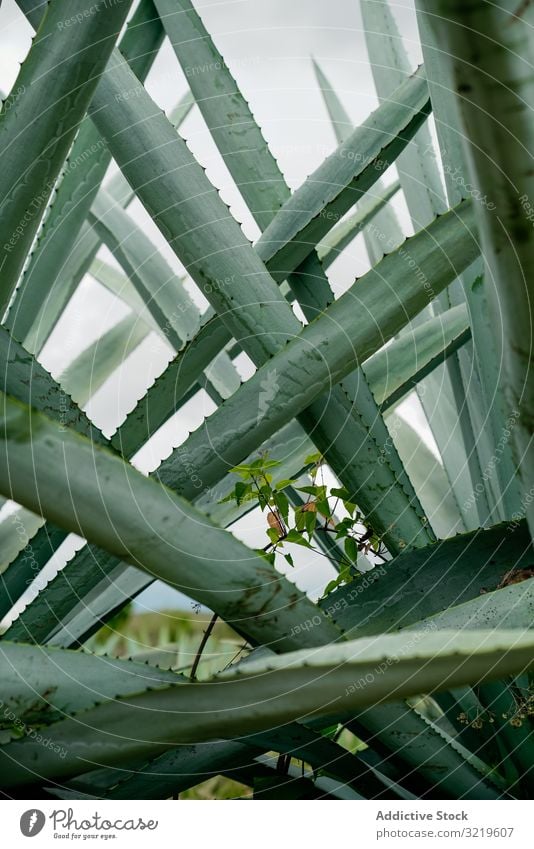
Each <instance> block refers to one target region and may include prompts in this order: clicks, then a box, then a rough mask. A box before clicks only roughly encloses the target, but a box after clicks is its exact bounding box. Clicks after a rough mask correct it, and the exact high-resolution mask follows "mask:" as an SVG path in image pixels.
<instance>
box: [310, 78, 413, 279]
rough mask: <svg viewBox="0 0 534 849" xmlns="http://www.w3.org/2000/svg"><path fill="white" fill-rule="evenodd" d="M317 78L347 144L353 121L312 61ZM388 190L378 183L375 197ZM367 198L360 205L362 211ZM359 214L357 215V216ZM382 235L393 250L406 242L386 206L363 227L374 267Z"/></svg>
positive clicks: (341, 138) (334, 124)
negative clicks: (370, 223) (370, 222)
mask: <svg viewBox="0 0 534 849" xmlns="http://www.w3.org/2000/svg"><path fill="white" fill-rule="evenodd" d="M313 68H314V71H315V76H316V78H317V82H318V84H319V88H320V89H321V94H322V96H323V100H324V103H325V106H326V110H327V112H328V115H329V117H330V121H331V123H332V128H333V130H334V134H335V137H336V139H337V143H338V144H341V143H342V142H344V141H346V140H347V139H348V138H349V136H350V134H351V133H352V131H353V129H354V128H353V126H352V122H351V120H350V118H349V116H348V115H347V113H346V111H345V107H344V106H343V104H342V103H341V100H340V99H339V97H338V96H337V94H336V92H335V91H334V89H333V88H332V86H331V85H330V82H329V81H328V79H327V78H326V75H325V73H324V71H323V70H322V69H321V68H320V67H319V65H318V64H317V62H316V61H314V62H313ZM384 191H385V189H384V186H383V184H382V181H381V180H378V181H377V182H376V183H375V186H374V192H375V193H376V196H378V197H380V195H381V194H382V193H383V192H384ZM365 203H366V199H365V198H364V200H362V201H361V202H360V204H358V207H359V209H362V208H363V206H364V204H365ZM356 214H357V213H356ZM381 236H383V238H384V240H385V241H386V243H387V244H388V245H390V246H391V248H394V247H397V246H398V245H400V243H401V242H402V240H403V235H402V230H401V228H400V224H399V222H398V220H397V216H396V215H395V212H394V210H393V209H392V208H391V207H390V206H386V207H384V208H383V209H382V210H381V211H379V212H378V214H377V215H376V216H375V218H374V220H373V222H372V225H370V226H368V227H366V228H364V231H363V238H364V242H365V247H366V249H367V253H368V255H369V259H370V262H371V265H375V264H376V263H377V262H379V261H380V259H381V258H382V256H383V255H384V246H383V245H382V244H381V238H380V237H381Z"/></svg>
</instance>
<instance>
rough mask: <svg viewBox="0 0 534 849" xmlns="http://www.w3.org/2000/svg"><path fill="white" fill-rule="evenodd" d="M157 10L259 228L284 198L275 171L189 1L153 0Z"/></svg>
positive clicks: (249, 114) (244, 104)
mask: <svg viewBox="0 0 534 849" xmlns="http://www.w3.org/2000/svg"><path fill="white" fill-rule="evenodd" d="M156 8H157V10H158V12H159V14H160V17H161V20H162V23H163V26H164V28H165V31H166V33H167V35H168V36H169V39H170V41H171V44H172V47H173V49H174V52H175V53H176V56H177V58H178V60H179V62H180V64H181V66H182V68H183V70H184V73H185V74H186V76H187V81H188V83H189V86H190V88H191V92H192V94H193V96H194V98H195V101H196V103H197V104H198V107H199V109H200V111H201V113H202V116H203V117H204V120H205V121H206V124H207V126H208V128H209V130H210V132H211V134H212V136H213V138H214V141H215V144H216V145H217V148H218V149H219V151H220V152H221V155H222V156H223V158H224V162H225V164H226V167H227V168H228V170H229V171H230V174H231V175H232V177H233V179H234V181H235V183H236V185H237V187H238V188H239V190H240V191H241V193H242V195H243V197H244V199H245V201H246V203H247V206H248V208H249V209H250V211H251V213H252V215H253V216H254V218H255V219H256V221H257V223H258V225H259V226H260V228H261V229H262V230H263V229H265V227H267V225H268V224H269V223H270V222H271V219H272V218H273V215H274V214H275V212H276V211H277V210H278V209H279V208H280V207H281V206H282V204H283V203H285V201H286V200H287V198H288V197H289V190H288V188H287V186H286V184H285V182H284V178H283V176H282V174H281V172H280V169H279V167H278V165H277V163H276V161H275V159H274V157H273V156H272V155H271V154H270V152H269V150H268V147H267V144H266V142H265V139H264V138H263V135H262V133H261V130H260V129H259V127H258V125H257V123H256V121H255V119H254V116H253V115H252V112H251V110H250V107H249V105H248V103H247V102H246V101H245V99H244V98H243V96H242V94H241V92H240V91H239V88H238V86H237V84H236V82H235V80H234V79H233V77H232V75H231V73H230V70H229V68H228V66H227V64H226V62H225V61H224V59H223V57H222V56H221V54H220V53H219V51H218V50H217V47H216V46H215V44H214V43H213V40H212V38H211V36H210V34H209V33H208V32H207V30H206V28H205V27H204V24H203V23H202V21H201V19H200V17H199V15H198V14H197V12H196V11H195V9H194V8H193V6H192V4H191V3H190V2H189V0H177V2H174V0H156ZM214 90H215V91H216V92H217V95H216V96H215V97H214V96H213V92H214Z"/></svg>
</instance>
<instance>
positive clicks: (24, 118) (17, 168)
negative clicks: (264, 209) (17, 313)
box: [0, 0, 130, 313]
mask: <svg viewBox="0 0 534 849" xmlns="http://www.w3.org/2000/svg"><path fill="white" fill-rule="evenodd" d="M129 8H130V3H128V2H125V3H117V4H115V5H114V6H113V7H111V8H109V9H107V8H104V9H100V8H95V10H94V13H93V14H91V15H88V16H86V15H84V11H85V10H86V5H85V4H84V1H83V0H70V2H56V3H54V4H52V5H51V6H48V7H47V10H46V13H45V15H44V18H43V22H42V24H41V26H40V27H39V31H38V33H37V35H36V37H35V39H34V42H33V45H32V48H31V50H30V53H29V54H28V57H27V58H26V60H25V62H24V64H23V65H22V67H21V69H20V72H19V75H18V77H17V80H16V82H15V90H17V91H19V92H22V94H21V95H20V96H19V98H18V102H17V108H16V109H9V110H4V111H3V112H2V113H1V114H0V157H1V163H2V167H1V169H0V172H1V175H2V177H1V184H0V196H1V198H2V201H1V206H0V209H1V213H2V224H1V239H0V241H1V243H2V260H1V262H0V268H1V272H2V288H1V298H0V307H1V309H2V313H3V312H5V310H6V308H7V306H8V304H9V301H10V298H11V295H12V292H13V291H14V289H15V286H16V285H17V282H18V278H19V275H20V272H21V271H22V267H23V265H24V261H25V259H26V256H27V253H28V251H29V249H30V246H31V244H32V241H33V239H34V237H35V234H36V232H37V229H38V227H39V222H40V220H41V218H42V216H43V213H44V211H45V209H46V205H47V202H48V200H49V198H50V196H51V194H52V191H53V188H54V183H55V181H56V179H57V177H58V176H59V174H60V171H61V167H62V165H63V162H64V160H65V156H66V155H67V152H68V150H69V147H70V146H71V144H72V141H73V139H74V136H75V134H76V131H77V129H78V126H79V124H80V121H81V120H82V118H83V116H84V114H85V111H86V109H87V106H88V104H89V102H90V100H91V97H92V95H93V92H94V90H95V88H96V86H97V84H98V81H99V78H100V77H101V75H102V72H103V70H104V68H105V66H106V63H107V61H108V58H109V56H110V54H111V51H112V50H113V47H114V45H115V41H116V38H117V35H118V33H119V32H120V29H121V26H122V25H123V23H124V21H125V20H126V16H127V14H128V10H129ZM72 15H74V16H76V15H80V16H81V22H80V23H79V24H78V25H77V26H76V27H72V29H71V30H70V32H69V37H68V38H65V34H64V33H63V31H62V30H63V29H64V27H65V23H64V22H65V20H70V19H71V16H72ZM51 89H53V91H54V101H53V103H52V105H51V106H44V104H48V101H49V98H47V96H46V94H47V92H49V91H50V90H51Z"/></svg>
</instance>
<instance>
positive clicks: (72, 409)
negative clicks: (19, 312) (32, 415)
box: [0, 327, 107, 445]
mask: <svg viewBox="0 0 534 849" xmlns="http://www.w3.org/2000/svg"><path fill="white" fill-rule="evenodd" d="M0 363H1V368H2V374H3V380H2V387H1V388H2V391H3V392H6V393H7V394H9V395H12V396H13V397H14V398H17V399H18V400H19V401H22V402H23V403H25V404H28V405H29V406H31V407H34V408H35V409H36V410H39V411H40V412H42V413H45V414H46V415H47V416H50V417H51V418H53V419H55V420H56V421H58V422H59V423H60V424H61V426H62V427H63V428H67V427H68V428H73V430H75V431H77V432H78V433H83V434H84V435H85V436H88V437H90V438H91V439H92V440H93V441H94V442H96V443H99V444H101V445H102V444H105V443H106V441H107V440H106V439H105V437H104V436H103V435H102V433H100V431H99V430H98V428H97V427H95V425H94V424H93V423H92V422H91V421H90V420H89V419H88V418H87V416H86V415H85V413H84V412H82V410H80V408H79V407H78V406H77V405H76V404H75V403H74V402H73V401H72V399H71V397H70V396H69V395H68V394H67V392H65V390H64V389H63V388H62V387H61V386H60V385H59V384H58V383H56V381H55V380H54V378H53V377H52V376H51V375H50V374H49V373H48V372H47V371H46V369H45V368H43V366H42V365H41V364H40V363H39V362H37V360H36V359H35V357H34V356H33V355H32V354H30V353H28V351H26V350H25V349H24V348H23V347H22V345H20V344H19V343H18V342H17V341H16V340H15V339H14V338H13V337H12V336H11V335H10V334H9V333H8V332H7V330H5V328H2V327H0Z"/></svg>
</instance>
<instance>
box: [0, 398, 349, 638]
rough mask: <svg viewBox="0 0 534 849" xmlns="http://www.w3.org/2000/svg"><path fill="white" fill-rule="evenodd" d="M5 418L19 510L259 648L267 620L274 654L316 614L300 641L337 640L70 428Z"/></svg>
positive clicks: (276, 586)
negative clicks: (186, 601)
mask: <svg viewBox="0 0 534 849" xmlns="http://www.w3.org/2000/svg"><path fill="white" fill-rule="evenodd" d="M3 417H4V425H3V428H2V438H3V445H2V459H1V461H0V462H1V467H2V468H1V472H0V476H1V484H0V491H2V492H4V493H9V494H10V496H13V497H14V498H15V499H16V500H17V501H18V502H19V503H22V504H23V506H26V507H28V508H29V509H33V510H34V511H35V512H38V513H42V512H45V513H46V518H49V519H51V520H52V521H53V522H57V523H58V524H59V525H60V526H62V527H64V528H65V529H66V530H71V531H75V532H77V533H81V534H82V535H83V536H85V537H86V538H87V539H88V540H89V541H91V542H95V543H97V544H100V545H103V547H104V548H106V549H107V550H108V551H110V553H112V554H115V555H116V556H119V557H120V558H123V559H124V560H126V561H127V562H130V563H132V564H133V565H135V566H136V567H138V568H141V569H143V570H145V571H148V572H149V573H150V574H151V575H153V576H154V577H156V576H157V577H159V578H161V579H162V580H167V581H168V582H169V583H171V584H172V585H173V586H175V587H177V588H178V587H180V588H181V589H182V591H184V592H186V593H187V594H188V595H191V596H192V597H194V598H196V599H197V601H200V602H202V603H203V604H206V605H207V606H208V607H210V608H211V609H213V610H217V611H218V612H219V613H220V614H221V616H222V617H223V618H224V619H225V620H226V621H228V622H229V623H231V622H234V624H235V626H236V627H237V628H238V629H239V630H240V631H242V632H243V633H247V634H250V635H253V634H254V635H256V638H257V639H259V640H260V641H262V636H260V635H264V634H265V631H268V630H269V629H270V628H272V627H273V621H272V620H273V619H276V630H278V629H280V631H281V632H282V633H281V635H280V637H281V639H280V644H279V645H280V648H281V649H282V648H283V647H284V646H291V645H295V643H296V642H298V641H299V640H302V639H303V637H302V636H300V635H299V636H298V637H297V635H296V634H294V633H293V635H292V634H291V626H292V625H293V624H294V622H295V621H304V620H305V619H310V618H311V619H313V617H314V616H315V617H317V619H318V627H316V628H313V629H312V630H311V631H310V632H309V636H307V637H305V638H304V639H305V640H306V641H308V640H310V641H311V644H314V645H315V644H317V642H318V641H320V640H321V638H322V637H323V638H324V637H325V636H326V638H327V639H328V636H327V635H329V637H330V638H333V639H335V638H336V636H337V635H338V632H337V629H336V628H335V627H334V626H331V625H330V624H329V623H328V621H327V620H326V618H325V617H324V616H322V615H321V614H320V613H319V612H318V610H317V607H316V606H315V605H313V604H312V603H311V602H310V601H308V599H307V598H306V597H305V596H304V595H302V594H301V593H300V592H299V591H298V590H297V589H296V588H295V587H294V586H293V585H292V584H290V583H289V582H288V581H287V580H286V579H285V578H282V576H280V575H279V574H278V573H277V572H276V571H275V570H274V569H273V568H272V567H270V564H268V563H267V562H266V561H265V560H264V559H263V558H262V557H260V556H259V555H257V554H255V553H254V552H252V551H250V549H247V548H246V546H244V545H243V544H242V543H240V542H238V540H236V539H235V538H234V537H232V536H231V535H230V534H228V533H227V532H225V531H224V530H222V529H221V528H217V527H216V526H215V525H213V524H211V523H210V522H208V520H207V519H206V518H205V517H204V516H203V515H202V514H201V513H200V512H198V511H197V510H195V509H194V508H193V507H191V506H190V505H189V504H188V503H187V502H186V501H184V500H183V499H179V498H178V497H177V496H175V495H174V494H173V493H171V492H170V490H166V489H165V488H164V487H162V486H161V484H158V483H157V482H156V481H154V480H152V479H150V478H145V477H144V476H143V475H142V474H140V473H139V472H137V471H136V470H135V469H134V468H133V467H131V466H130V465H128V464H127V463H125V462H124V461H123V460H122V459H121V458H119V457H118V456H114V455H113V454H111V453H110V452H109V451H108V450H107V449H102V448H98V447H95V446H94V445H93V444H92V443H91V442H90V441H88V440H86V439H84V438H83V437H81V436H80V435H78V434H76V433H74V432H73V431H65V432H62V431H61V430H60V428H59V427H58V426H57V425H55V424H54V422H52V421H51V420H49V419H47V418H46V417H45V416H43V415H41V414H39V413H36V412H35V411H31V410H30V408H28V407H27V406H25V405H23V404H20V403H19V402H17V401H15V400H13V399H11V398H10V397H9V396H5V395H3ZM29 445H31V453H30V452H29V451H28V448H29ZM15 469H17V473H16V480H15ZM102 480H104V481H106V487H105V488H103V487H102V486H101V481H102ZM200 527H201V528H202V532H201V534H202V541H201V543H200V540H199V537H198V534H199V532H200V531H199V528H200ZM155 528H157V529H158V535H157V536H155V535H154V529H155ZM224 559H227V560H228V561H229V562H231V563H232V583H234V586H235V589H234V591H233V592H232V591H231V590H230V591H229V587H228V575H227V574H226V573H225V571H224V570H221V563H222V562H224ZM199 570H201V573H202V574H201V580H199V577H200V575H199ZM217 576H218V577H217ZM284 598H285V601H284ZM299 609H300V610H301V611H302V612H301V613H299ZM267 611H269V612H267ZM237 620H239V622H237ZM282 634H283V636H282ZM321 635H322V637H321Z"/></svg>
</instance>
